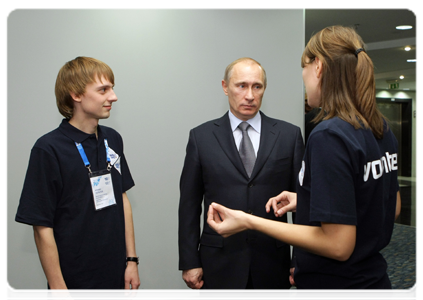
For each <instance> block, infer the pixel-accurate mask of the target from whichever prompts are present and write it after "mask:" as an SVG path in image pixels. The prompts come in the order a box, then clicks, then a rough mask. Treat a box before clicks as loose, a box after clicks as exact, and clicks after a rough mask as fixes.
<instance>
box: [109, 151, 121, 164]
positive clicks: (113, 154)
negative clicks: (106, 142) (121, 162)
mask: <svg viewBox="0 0 423 300" xmlns="http://www.w3.org/2000/svg"><path fill="white" fill-rule="evenodd" d="M109 156H110V163H111V164H112V165H114V164H115V162H116V161H117V160H118V159H119V155H118V154H117V153H116V152H115V151H114V150H113V149H112V148H110V147H109Z"/></svg>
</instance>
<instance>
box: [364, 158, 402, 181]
mask: <svg viewBox="0 0 423 300" xmlns="http://www.w3.org/2000/svg"><path fill="white" fill-rule="evenodd" d="M397 158H398V157H397V153H394V154H389V152H386V153H385V156H382V157H381V158H380V159H377V160H374V161H369V162H368V163H367V164H365V165H364V178H363V179H364V182H366V181H367V180H368V179H369V176H370V171H371V173H372V176H373V178H374V179H375V180H376V179H379V178H380V177H382V175H383V171H385V173H390V172H391V171H395V170H398V165H397Z"/></svg>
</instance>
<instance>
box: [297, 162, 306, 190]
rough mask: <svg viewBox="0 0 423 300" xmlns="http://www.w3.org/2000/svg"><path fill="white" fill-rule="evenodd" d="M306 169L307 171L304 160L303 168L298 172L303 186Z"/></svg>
mask: <svg viewBox="0 0 423 300" xmlns="http://www.w3.org/2000/svg"><path fill="white" fill-rule="evenodd" d="M304 171H305V162H304V161H303V163H302V164H301V170H300V172H299V173H298V181H299V182H300V185H301V186H303V181H304Z"/></svg>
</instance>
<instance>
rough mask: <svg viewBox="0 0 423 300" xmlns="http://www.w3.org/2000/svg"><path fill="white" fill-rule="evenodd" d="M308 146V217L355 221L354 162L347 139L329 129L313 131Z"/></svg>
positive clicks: (315, 220)
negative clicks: (309, 183) (309, 177)
mask: <svg viewBox="0 0 423 300" xmlns="http://www.w3.org/2000/svg"><path fill="white" fill-rule="evenodd" d="M308 143H309V147H310V154H309V155H310V156H309V158H310V161H309V168H310V171H311V173H310V174H311V190H310V221H311V222H326V223H336V224H346V225H356V223H357V216H356V203H355V189H354V186H355V185H354V178H355V175H354V164H355V163H358V162H354V161H352V159H353V158H352V157H351V156H350V154H349V151H348V143H347V142H346V141H345V140H344V139H343V138H342V137H340V136H339V135H337V134H335V133H331V132H330V131H329V130H325V131H319V132H316V133H315V134H313V135H312V136H311V137H310V140H309V141H308Z"/></svg>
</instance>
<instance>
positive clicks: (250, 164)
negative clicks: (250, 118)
mask: <svg viewBox="0 0 423 300" xmlns="http://www.w3.org/2000/svg"><path fill="white" fill-rule="evenodd" d="M238 127H239V129H241V131H242V139H241V144H240V145H239V156H240V157H241V160H242V163H243V164H244V168H245V171H247V174H248V177H251V172H253V168H254V164H255V162H256V154H255V152H254V147H253V143H251V140H250V137H249V136H248V133H247V129H248V127H250V124H248V123H247V122H242V123H241V124H239V125H238Z"/></svg>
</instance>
